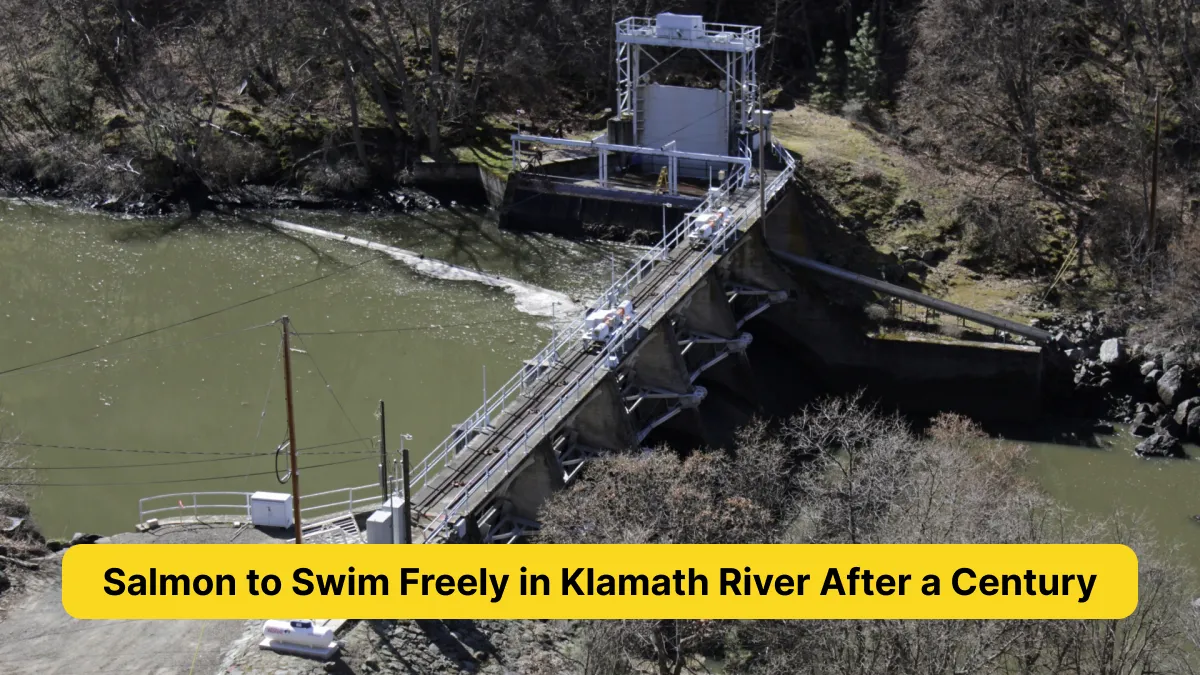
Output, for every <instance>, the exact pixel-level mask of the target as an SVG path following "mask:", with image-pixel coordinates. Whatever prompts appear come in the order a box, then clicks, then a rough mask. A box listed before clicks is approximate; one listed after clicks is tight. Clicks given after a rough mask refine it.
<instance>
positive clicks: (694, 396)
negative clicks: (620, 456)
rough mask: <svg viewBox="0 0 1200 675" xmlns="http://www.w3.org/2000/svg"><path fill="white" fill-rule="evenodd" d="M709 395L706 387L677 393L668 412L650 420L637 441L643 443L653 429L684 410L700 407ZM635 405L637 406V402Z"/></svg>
mask: <svg viewBox="0 0 1200 675" xmlns="http://www.w3.org/2000/svg"><path fill="white" fill-rule="evenodd" d="M707 395H708V390H707V389H705V388H704V387H693V388H692V391H691V392H689V393H687V394H676V395H675V399H676V400H675V402H674V403H672V404H671V405H670V407H668V408H667V411H666V412H664V413H663V414H661V415H659V416H658V417H656V418H654V419H652V420H650V422H648V423H647V424H646V426H644V427H642V429H641V430H640V431H638V432H637V442H638V443H641V442H642V441H644V440H646V437H647V436H649V435H650V432H651V431H654V430H655V429H656V428H658V427H659V426H661V425H663V424H665V423H666V422H668V421H669V420H670V419H671V418H672V417H675V416H676V415H678V414H679V413H681V412H683V411H684V410H688V409H690V408H696V407H698V406H699V405H700V403H701V402H703V401H704V397H705V396H707ZM640 402H641V401H638V403H640ZM634 405H635V406H636V405H637V403H635V404H634ZM631 412H632V409H631Z"/></svg>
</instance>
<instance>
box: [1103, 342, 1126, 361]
mask: <svg viewBox="0 0 1200 675" xmlns="http://www.w3.org/2000/svg"><path fill="white" fill-rule="evenodd" d="M1125 355H1126V354H1125V341H1124V340H1122V339H1121V338H1109V339H1107V340H1105V341H1104V342H1101V343H1100V363H1103V364H1104V365H1106V366H1109V367H1112V366H1119V365H1121V364H1122V363H1124V361H1125Z"/></svg>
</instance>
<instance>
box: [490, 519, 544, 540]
mask: <svg viewBox="0 0 1200 675" xmlns="http://www.w3.org/2000/svg"><path fill="white" fill-rule="evenodd" d="M540 529H542V524H541V523H538V522H536V521H532V520H529V519H527V518H521V517H519V516H503V517H501V518H500V520H498V521H497V522H496V524H495V525H493V526H492V527H491V528H490V529H489V530H488V533H487V534H486V535H484V537H483V543H485V544H512V543H514V542H516V541H517V540H518V539H520V538H521V537H523V536H525V535H526V534H528V533H530V532H537V531H538V530H540Z"/></svg>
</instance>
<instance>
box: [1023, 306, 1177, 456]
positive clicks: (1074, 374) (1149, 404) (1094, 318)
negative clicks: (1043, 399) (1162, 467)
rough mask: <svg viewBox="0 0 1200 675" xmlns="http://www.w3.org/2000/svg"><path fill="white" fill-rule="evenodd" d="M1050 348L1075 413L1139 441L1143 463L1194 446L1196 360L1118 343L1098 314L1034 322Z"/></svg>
mask: <svg viewBox="0 0 1200 675" xmlns="http://www.w3.org/2000/svg"><path fill="white" fill-rule="evenodd" d="M1040 327H1042V328H1045V329H1047V330H1050V331H1052V332H1053V335H1054V338H1053V344H1052V348H1053V349H1055V350H1056V353H1057V355H1058V356H1061V359H1060V361H1059V362H1060V363H1061V365H1062V366H1063V367H1066V368H1069V369H1070V372H1071V380H1072V385H1071V393H1070V400H1069V401H1064V402H1063V403H1065V404H1067V406H1068V407H1071V408H1072V409H1073V411H1075V412H1084V413H1086V414H1092V415H1096V416H1100V417H1104V418H1106V419H1108V420H1110V421H1112V422H1119V423H1122V424H1126V425H1128V428H1129V433H1131V434H1133V435H1134V436H1137V437H1139V438H1142V439H1144V440H1143V441H1142V442H1141V443H1139V444H1138V446H1137V448H1136V450H1135V452H1136V453H1137V454H1139V455H1141V456H1143V457H1179V458H1181V457H1187V453H1186V451H1185V450H1184V448H1183V443H1185V442H1192V443H1200V389H1198V388H1197V384H1198V383H1200V352H1195V351H1191V350H1188V349H1186V348H1185V347H1184V346H1182V345H1167V346H1163V345H1156V344H1146V343H1142V342H1139V341H1137V340H1135V339H1132V338H1130V337H1127V336H1126V329H1125V327H1123V326H1120V325H1117V324H1116V323H1115V322H1110V321H1108V320H1107V319H1106V313H1105V312H1103V311H1095V312H1088V313H1087V314H1084V315H1081V316H1076V317H1067V318H1061V319H1056V320H1049V321H1042V322H1040Z"/></svg>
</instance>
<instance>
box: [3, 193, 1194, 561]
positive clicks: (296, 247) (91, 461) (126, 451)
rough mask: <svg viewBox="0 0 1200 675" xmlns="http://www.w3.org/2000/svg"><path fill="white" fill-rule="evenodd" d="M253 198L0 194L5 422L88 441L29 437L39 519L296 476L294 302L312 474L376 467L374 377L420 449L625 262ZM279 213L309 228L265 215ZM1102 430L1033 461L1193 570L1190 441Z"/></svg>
mask: <svg viewBox="0 0 1200 675" xmlns="http://www.w3.org/2000/svg"><path fill="white" fill-rule="evenodd" d="M254 217H255V220H256V221H258V224H254V223H246V222H239V221H235V220H232V219H218V218H206V219H201V220H198V221H189V222H184V223H181V224H180V223H175V222H173V221H170V220H166V219H142V220H123V219H115V218H110V217H107V216H102V215H97V214H93V213H80V212H74V211H70V210H66V209H62V208H57V207H51V206H45V205H29V204H26V203H22V202H15V201H10V202H0V372H4V371H8V370H11V369H14V368H20V367H22V366H25V365H28V364H35V363H38V362H42V361H48V362H47V363H45V364H43V365H33V366H31V367H28V368H23V369H21V370H16V371H14V372H10V373H8V374H2V375H0V409H3V410H6V411H7V413H6V415H5V416H4V417H3V418H0V427H3V429H4V433H6V435H8V436H12V435H13V434H19V435H20V439H19V440H20V441H21V442H22V443H27V444H38V445H42V446H73V447H85V448H94V449H92V450H82V449H68V448H62V447H36V446H35V445H22V446H19V448H18V449H19V450H20V451H22V452H25V453H28V454H29V455H30V456H31V457H32V459H33V462H34V464H35V465H36V466H37V467H38V469H39V470H38V478H39V479H40V480H41V481H42V483H43V485H42V486H41V487H38V488H37V489H36V490H35V491H34V493H33V494H34V499H33V506H34V514H35V516H36V518H37V520H38V522H39V524H40V525H41V526H42V527H43V529H44V531H45V532H46V534H47V535H48V536H50V537H62V536H70V535H71V534H72V533H73V532H76V531H87V532H98V533H111V532H116V531H122V530H128V529H131V528H132V526H133V525H134V523H135V521H136V520H137V500H138V498H139V497H145V496H150V495H158V494H165V493H172V492H191V491H225V490H229V491H248V490H259V489H261V490H274V491H286V490H287V488H286V487H285V486H281V485H279V484H278V483H277V482H276V479H275V477H274V472H275V462H274V456H273V452H274V449H275V447H276V446H277V445H278V444H279V443H280V442H281V441H282V440H283V438H284V437H285V427H284V402H283V387H282V373H281V368H280V365H279V363H278V360H279V359H278V356H279V349H280V340H279V338H280V334H279V329H278V327H276V326H273V325H270V323H271V322H272V321H274V320H275V319H277V318H279V317H280V316H281V315H283V314H288V315H289V316H290V317H291V319H292V321H293V322H294V326H295V330H296V331H298V332H300V333H302V334H303V335H302V336H301V341H300V342H299V343H298V344H296V345H295V348H296V349H297V351H296V352H294V353H293V357H294V358H293V364H294V370H295V372H294V375H295V378H296V385H295V391H296V417H297V423H296V427H297V429H296V432H297V437H298V445H299V446H300V447H301V448H311V450H310V451H309V452H308V453H303V452H302V454H301V485H302V487H303V491H304V492H305V493H311V492H315V491H319V490H325V489H332V488H337V487H346V486H349V485H365V484H368V483H371V482H373V481H375V480H376V479H377V469H376V454H375V453H374V452H372V450H371V445H370V442H369V441H353V439H357V438H360V437H369V436H374V435H376V434H377V432H378V420H376V418H375V415H374V413H375V410H376V406H377V403H378V401H379V400H380V399H384V400H385V401H386V403H387V412H388V415H387V428H388V438H389V445H390V448H391V449H395V448H396V447H397V446H398V444H399V440H400V435H401V434H403V433H408V434H412V436H413V438H412V440H411V441H409V442H408V446H409V447H410V448H411V449H412V450H413V460H414V461H416V460H419V459H420V458H421V457H422V456H424V454H425V453H426V452H427V451H428V450H429V449H430V448H432V447H434V446H435V445H436V444H437V443H438V442H440V441H441V440H442V438H444V437H445V436H446V435H447V434H448V433H449V431H450V426H451V425H452V424H455V423H457V422H459V421H461V420H462V419H463V418H464V417H465V416H466V415H467V414H469V413H470V412H471V411H473V410H474V409H475V408H476V407H477V406H478V405H479V404H480V402H481V401H482V398H483V393H484V384H483V368H484V366H486V367H487V381H488V383H489V385H490V386H491V387H498V386H500V385H501V384H503V383H504V382H505V381H506V380H507V379H508V378H509V377H510V376H511V375H512V374H513V373H514V372H515V371H516V369H517V368H518V367H519V365H520V363H521V361H522V360H523V359H525V358H527V357H530V356H532V355H533V354H535V353H536V352H537V351H538V349H540V347H541V346H542V344H543V342H544V341H545V340H546V339H547V338H548V337H549V334H550V328H551V325H552V324H553V323H554V322H555V321H556V319H561V318H562V316H561V314H560V313H559V312H561V311H562V308H561V307H558V305H559V304H560V303H561V304H567V305H569V306H570V305H574V306H573V307H571V309H572V310H573V311H578V304H579V302H580V301H586V300H588V299H590V298H592V297H594V296H595V295H596V294H598V293H599V292H600V291H602V290H603V289H604V288H605V287H607V285H608V283H609V280H610V277H611V275H612V270H613V268H614V262H613V261H614V260H615V261H616V262H615V267H616V269H617V270H618V272H619V271H621V270H622V269H623V267H624V265H623V263H624V262H625V261H628V260H630V259H632V258H633V257H635V256H636V255H637V253H638V252H637V251H633V250H630V249H628V248H625V247H621V246H616V245H605V244H595V243H579V242H564V241H562V240H559V239H555V238H552V237H534V236H527V235H526V236H519V235H515V234H511V233H502V232H499V231H497V230H496V228H495V227H494V225H493V224H492V222H491V221H490V220H489V219H488V218H487V217H486V216H485V215H482V214H473V213H463V212H441V213H437V214H420V215H414V216H387V217H367V216H361V215H360V216H345V215H331V214H325V215H316V214H297V213H281V214H263V213H259V214H255V216H254ZM272 219H278V220H282V221H287V222H290V223H299V224H301V226H302V227H299V228H292V230H291V231H277V230H272V229H270V228H268V227H266V226H265V223H268V222H270V221H271V220H272ZM304 226H307V227H313V228H320V229H321V230H323V231H331V232H337V233H339V234H342V235H345V236H347V237H349V238H350V239H345V240H340V241H339V240H337V239H336V238H330V236H329V235H327V234H326V235H316V236H314V235H313V233H311V232H306V227H304ZM367 242H374V243H378V244H382V245H385V246H386V247H387V249H386V250H384V251H383V252H382V253H381V252H377V251H372V250H367V249H366V248H364V246H363V244H364V243H367ZM443 263H448V264H443ZM321 277H325V278H321ZM314 280H315V281H314ZM306 282H311V283H306ZM284 289H290V290H284ZM261 296H267V297H265V298H263V299H259V300H254V299H255V298H259V297H261ZM572 297H573V298H574V300H572ZM251 300H254V301H252V302H248V301H251ZM239 303H245V304H242V305H241V306H237V307H235V308H234V309H230V310H227V311H218V310H222V309H223V308H227V307H231V306H235V305H238V304H239ZM213 312H215V313H213ZM209 313H213V314H212V315H211V316H207V317H206V318H202V319H199V320H196V321H191V322H188V323H184V324H183V325H179V326H176V327H172V328H167V329H165V330H158V331H155V329H157V328H159V327H163V326H170V325H171V324H176V323H179V322H184V321H187V320H188V319H191V318H193V317H197V316H203V315H206V314H209ZM563 313H565V312H563ZM148 331H154V332H150V333H149V334H147V335H145V336H143V337H139V338H136V339H132V340H127V341H124V342H120V343H117V344H113V345H111V346H107V347H103V348H100V349H95V350H92V351H87V352H85V353H82V354H79V355H76V356H68V357H66V358H62V359H58V360H52V359H57V357H61V356H63V355H67V354H72V353H74V352H79V351H81V350H86V349H89V348H91V347H94V346H96V345H100V344H103V343H105V342H110V341H113V340H116V339H118V338H121V337H123V336H129V335H135V334H139V333H144V332H148ZM359 331H361V332H359ZM326 381H327V382H328V385H329V386H328V387H327V386H326ZM331 392H332V393H331ZM334 395H336V399H335V397H334ZM264 411H265V412H264ZM1023 431H1026V432H1030V433H1029V434H1028V436H1030V437H1032V436H1036V435H1037V434H1036V433H1033V432H1034V431H1035V430H1023ZM1017 435H1018V436H1019V435H1022V434H1017ZM343 441H352V442H348V443H343ZM1110 442H1111V443H1112V445H1111V447H1110V446H1107V445H1105V446H1104V447H1099V448H1081V447H1070V446H1068V445H1065V444H1062V443H1055V442H1050V443H1035V444H1033V445H1032V450H1033V454H1034V458H1035V463H1034V465H1033V467H1032V468H1031V472H1032V473H1033V475H1034V477H1035V478H1037V480H1038V481H1039V482H1040V483H1041V484H1042V485H1043V487H1044V488H1045V489H1046V490H1047V491H1048V492H1050V493H1051V494H1052V495H1054V496H1055V497H1056V498H1058V499H1059V500H1061V501H1062V502H1064V503H1065V504H1067V505H1068V506H1071V507H1074V508H1076V509H1078V510H1080V511H1081V512H1085V513H1090V514H1095V515H1105V514H1107V513H1109V512H1112V511H1114V510H1117V509H1119V510H1121V511H1123V512H1126V513H1135V514H1142V515H1144V516H1146V519H1147V521H1148V522H1149V523H1150V524H1151V525H1152V526H1153V527H1154V528H1155V529H1156V531H1158V533H1159V538H1160V540H1161V541H1162V542H1163V543H1164V544H1165V545H1167V546H1177V547H1178V548H1179V549H1180V552H1179V554H1180V557H1181V559H1182V560H1185V561H1191V564H1192V568H1193V570H1194V571H1195V570H1197V563H1196V562H1195V561H1197V560H1200V523H1196V522H1193V521H1192V519H1191V515H1193V514H1200V490H1197V489H1196V486H1197V485H1200V461H1195V460H1193V461H1178V462H1151V461H1145V460H1140V459H1136V458H1134V457H1133V456H1132V455H1131V454H1130V451H1131V449H1132V446H1133V442H1132V441H1131V440H1130V439H1128V438H1127V437H1125V436H1120V435H1119V436H1116V437H1113V438H1110V439H1102V443H1110ZM315 446H324V447H315ZM100 449H107V450H100ZM109 450H111V451H109ZM134 450H138V451H153V452H132V451H134ZM1191 450H1192V452H1193V454H1194V455H1200V452H1197V450H1196V449H1195V448H1191ZM203 453H220V454H203ZM247 454H253V455H254V456H252V457H244V456H239V455H247ZM135 465H141V466H135ZM283 465H284V462H281V463H280V468H281V469H282V468H283ZM304 467H310V468H308V469H305V468H304ZM207 478H214V479H213V480H200V479H207ZM0 482H5V481H0Z"/></svg>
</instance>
